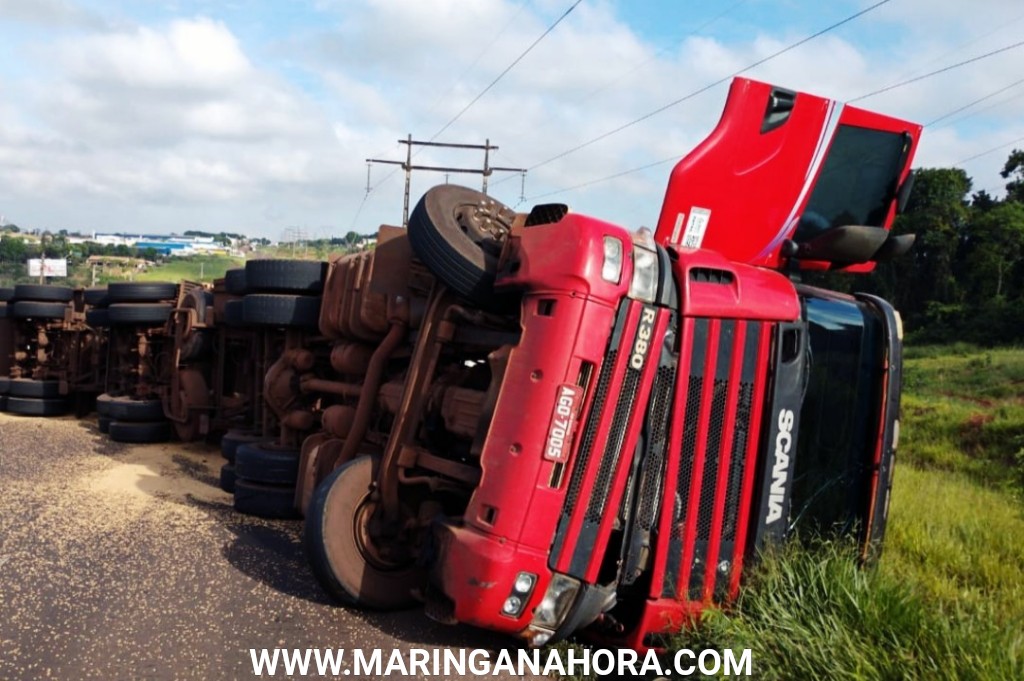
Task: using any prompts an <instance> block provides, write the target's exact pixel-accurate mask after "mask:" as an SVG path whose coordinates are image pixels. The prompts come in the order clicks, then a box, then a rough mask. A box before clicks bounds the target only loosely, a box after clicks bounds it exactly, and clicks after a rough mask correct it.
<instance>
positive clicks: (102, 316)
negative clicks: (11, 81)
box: [85, 308, 110, 329]
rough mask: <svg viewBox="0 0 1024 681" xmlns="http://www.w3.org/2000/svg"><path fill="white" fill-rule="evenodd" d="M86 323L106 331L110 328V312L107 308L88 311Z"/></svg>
mask: <svg viewBox="0 0 1024 681" xmlns="http://www.w3.org/2000/svg"><path fill="white" fill-rule="evenodd" d="M85 323H86V324H87V325H89V326H91V327H92V328H94V329H105V328H106V327H108V326H110V310H107V309H106V308H102V309H98V310H87V311H86V313H85Z"/></svg>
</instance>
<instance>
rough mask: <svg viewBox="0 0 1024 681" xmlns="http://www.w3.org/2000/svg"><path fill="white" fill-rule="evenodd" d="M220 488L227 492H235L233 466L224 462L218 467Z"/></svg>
mask: <svg viewBox="0 0 1024 681" xmlns="http://www.w3.org/2000/svg"><path fill="white" fill-rule="evenodd" d="M220 488H221V489H222V490H224V491H225V492H227V493H228V494H234V493H235V466H234V464H230V463H226V464H224V465H223V466H221V467H220Z"/></svg>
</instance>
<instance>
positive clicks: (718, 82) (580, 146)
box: [529, 0, 890, 170]
mask: <svg viewBox="0 0 1024 681" xmlns="http://www.w3.org/2000/svg"><path fill="white" fill-rule="evenodd" d="M889 2H890V0H881V2H876V3H875V4H874V5H871V6H870V7H867V8H865V9H862V10H861V11H859V12H856V13H855V14H851V15H850V16H848V17H846V18H845V19H843V20H841V21H837V22H836V23H834V24H832V25H830V26H827V27H825V28H823V29H821V30H820V31H818V32H816V33H812V34H811V35H809V36H807V37H806V38H803V39H801V40H798V41H796V42H795V43H791V44H790V45H788V46H786V47H784V48H782V49H781V50H778V51H776V52H773V53H772V54H770V55H768V56H767V57H763V58H761V59H758V60H757V61H755V62H753V63H752V64H749V65H747V66H745V67H744V68H742V69H740V70H738V71H735V72H733V73H730V74H729V75H727V76H724V77H722V78H719V79H718V80H716V81H714V82H713V83H709V84H707V85H705V86H704V87H702V88H699V89H697V90H694V91H693V92H691V93H689V94H687V95H684V96H682V97H680V98H679V99H676V100H674V101H671V102H669V103H668V104H665V105H664V106H661V107H659V108H657V109H655V110H654V111H651V112H649V113H646V114H644V115H643V116H640V117H639V118H636V119H634V120H632V121H630V122H628V123H625V124H623V125H620V126H619V127H617V128H614V129H612V130H609V131H608V132H605V133H603V134H601V135H598V136H597V137H595V138H593V139H591V140H588V141H586V142H583V143H582V144H578V145H576V146H575V147H572V148H571V149H567V150H566V151H563V152H562V153H560V154H556V155H555V156H552V157H551V158H549V159H547V160H545V161H541V162H540V163H537V164H536V165H534V166H531V167H530V168H529V169H530V170H535V169H537V168H540V167H541V166H545V165H547V164H549V163H552V162H553V161H557V160H558V159H561V158H565V157H566V156H568V155H569V154H573V153H576V152H577V151H579V150H581V149H584V148H586V147H589V146H590V145H592V144H594V143H596V142H600V141H601V140H604V139H607V138H609V137H611V136H612V135H615V134H618V133H620V132H622V131H623V130H626V129H627V128H631V127H633V126H634V125H636V124H637V123H641V122H643V121H646V120H647V119H649V118H652V117H654V116H656V115H658V114H660V113H662V112H664V111H667V110H668V109H671V108H672V107H674V106H676V105H678V104H681V103H683V102H685V101H686V100H688V99H692V98H694V97H696V96H697V95H700V94H703V93H704V92H707V91H708V90H710V89H711V88H714V87H717V86H718V85H721V84H722V83H725V82H727V81H729V80H731V79H732V78H735V77H736V76H738V75H740V74H741V73H744V72H745V71H749V70H751V69H753V68H756V67H758V66H761V65H762V64H764V63H766V62H769V61H771V60H772V59H775V58H776V57H779V56H781V55H783V54H785V53H787V52H789V51H791V50H794V49H796V48H797V47H800V46H801V45H803V44H804V43H807V42H810V41H811V40H814V39H815V38H818V37H820V36H822V35H825V34H826V33H828V32H830V31H833V30H835V29H837V28H839V27H840V26H842V25H844V24H847V23H849V22H851V21H853V20H854V19H856V18H858V17H861V16H863V15H865V14H867V13H868V12H871V11H873V10H875V9H878V8H879V7H881V6H882V5H885V4H888V3H889Z"/></svg>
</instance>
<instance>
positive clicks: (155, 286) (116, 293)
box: [107, 281, 178, 303]
mask: <svg viewBox="0 0 1024 681" xmlns="http://www.w3.org/2000/svg"><path fill="white" fill-rule="evenodd" d="M176 295H178V285H177V284H172V283H171V282H169V281H146V282H137V281H127V282H126V281H116V282H113V283H111V284H108V285H107V300H108V301H109V302H111V303H156V302H159V301H161V300H170V299H171V298H174V297H175V296H176Z"/></svg>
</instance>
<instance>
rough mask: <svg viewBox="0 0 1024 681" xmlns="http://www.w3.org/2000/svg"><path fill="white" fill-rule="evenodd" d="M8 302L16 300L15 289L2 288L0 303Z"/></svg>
mask: <svg viewBox="0 0 1024 681" xmlns="http://www.w3.org/2000/svg"><path fill="white" fill-rule="evenodd" d="M8 300H14V287H13V286H0V303H6V302H7V301H8Z"/></svg>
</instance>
